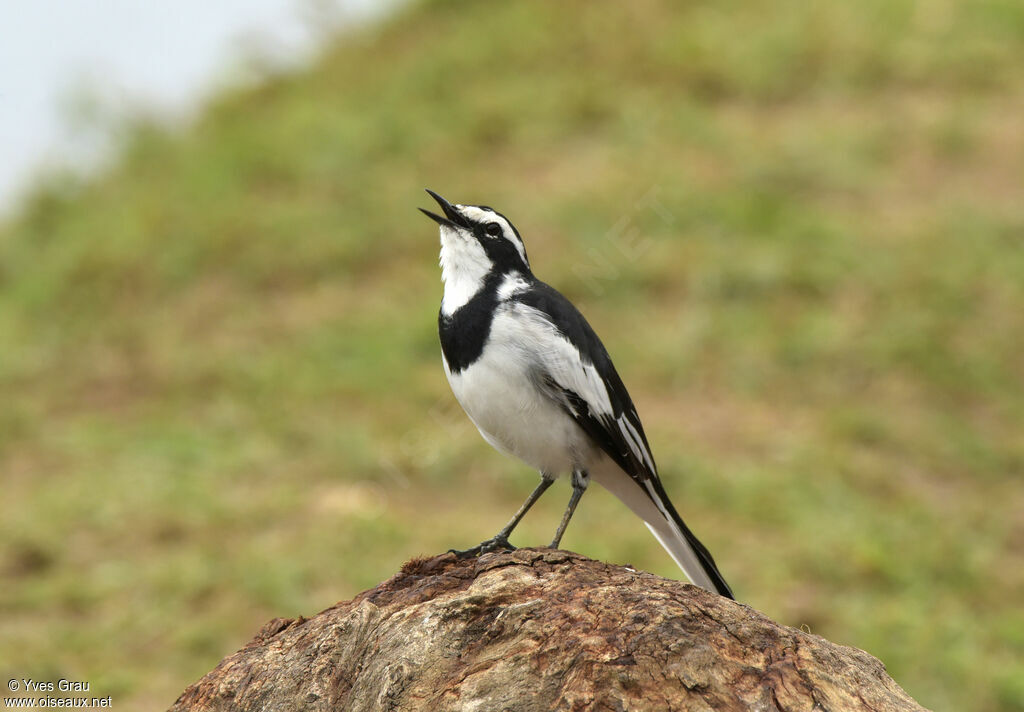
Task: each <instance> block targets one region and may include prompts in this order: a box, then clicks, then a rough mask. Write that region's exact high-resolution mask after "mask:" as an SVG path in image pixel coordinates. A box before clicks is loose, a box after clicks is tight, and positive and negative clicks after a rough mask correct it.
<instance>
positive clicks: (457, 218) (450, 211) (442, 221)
mask: <svg viewBox="0 0 1024 712" xmlns="http://www.w3.org/2000/svg"><path fill="white" fill-rule="evenodd" d="M425 190H426V191H427V192H428V193H430V197H431V198H433V199H434V200H436V201H437V204H438V205H440V206H441V210H442V211H444V214H445V216H446V217H441V216H440V215H437V214H435V213H432V212H430V211H429V210H424V209H423V208H420V209H419V210H420V212H421V213H423V214H424V215H426V216H427V217H428V218H430V219H431V220H433V221H434V222H436V223H437V224H439V225H447V226H448V227H450V228H459V227H463V228H468V227H469V225H468V224H467V223H466V220H465V218H463V217H462V216H461V215H459V212H458V211H457V210H456V209H455V208H454V207H452V204H451V203H449V202H448V201H447V200H445V199H444V198H442V197H441V196H440V195H438V194H437V193H435V192H434V191H432V190H431V189H430V188H426V189H425Z"/></svg>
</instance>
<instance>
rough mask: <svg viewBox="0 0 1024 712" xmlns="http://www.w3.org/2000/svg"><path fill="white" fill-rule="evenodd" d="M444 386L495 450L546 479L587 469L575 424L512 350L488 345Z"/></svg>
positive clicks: (588, 455)
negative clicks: (541, 388)
mask: <svg viewBox="0 0 1024 712" xmlns="http://www.w3.org/2000/svg"><path fill="white" fill-rule="evenodd" d="M444 366H445V373H446V374H447V375H448V383H450V384H451V387H452V392H453V393H454V394H455V398H456V399H457V400H458V401H459V404H460V405H461V406H462V408H463V409H464V410H465V411H466V414H467V415H469V417H470V419H471V420H472V421H473V424H474V425H476V427H477V429H478V430H479V431H480V434H481V435H483V436H484V439H485V440H486V441H487V442H488V443H490V444H491V445H492V446H493V447H494V448H496V449H497V450H500V451H501V452H504V453H507V454H509V455H515V456H516V457H518V458H519V459H520V460H522V461H523V462H525V463H527V464H528V465H530V466H532V467H534V468H536V469H538V470H540V471H541V472H544V473H547V474H549V475H551V476H556V475H560V474H563V473H568V472H571V471H572V470H573V468H574V467H580V466H586V464H587V463H588V462H589V461H590V460H591V459H592V458H593V457H594V455H595V454H596V453H595V452H594V450H595V448H594V447H593V446H592V445H591V444H590V441H589V439H588V438H587V437H586V435H585V434H584V432H583V431H582V430H581V429H580V427H579V426H578V425H576V423H575V422H574V421H573V420H572V418H570V417H569V416H568V415H567V414H566V413H565V412H564V411H563V410H562V409H561V408H560V407H558V405H557V404H555V403H554V402H553V401H552V400H550V399H549V398H548V397H546V396H545V395H544V394H543V393H542V392H541V391H539V390H538V389H537V387H536V385H535V384H534V383H533V382H532V381H531V378H530V371H529V365H528V363H527V362H526V361H525V359H524V357H523V354H521V353H519V352H518V350H517V349H516V348H514V346H513V347H508V348H506V347H504V346H502V345H500V344H493V343H492V344H491V345H489V346H488V349H487V351H486V352H485V356H484V357H481V358H480V359H478V360H477V361H476V362H475V363H473V364H472V365H471V366H470V367H469V368H467V369H465V370H464V371H462V372H460V373H457V374H454V375H453V374H452V373H451V372H450V371H449V369H448V364H447V363H445V365H444Z"/></svg>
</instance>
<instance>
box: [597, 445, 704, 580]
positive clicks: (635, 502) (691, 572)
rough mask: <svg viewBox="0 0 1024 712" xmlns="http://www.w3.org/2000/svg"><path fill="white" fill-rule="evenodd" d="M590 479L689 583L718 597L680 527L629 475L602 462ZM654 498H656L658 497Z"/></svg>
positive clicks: (604, 461) (606, 459) (609, 462)
mask: <svg viewBox="0 0 1024 712" xmlns="http://www.w3.org/2000/svg"><path fill="white" fill-rule="evenodd" d="M590 475H591V477H593V479H594V480H595V481H596V482H599V483H600V484H601V486H602V487H604V488H605V489H606V490H608V491H609V492H611V493H612V494H613V495H615V496H616V497H617V498H618V499H619V501H621V502H622V503H623V504H625V505H626V506H627V507H629V508H630V509H631V510H632V511H633V513H634V514H636V515H637V516H638V517H640V518H641V519H643V520H644V524H646V525H647V528H648V529H650V530H651V533H652V534H654V538H655V539H657V540H658V542H659V543H660V544H661V545H662V546H663V547H664V548H665V551H667V552H668V554H669V556H671V557H672V560H673V561H675V562H676V564H677V565H678V566H679V568H681V569H682V570H683V573H685V574H686V577H687V578H688V579H690V581H691V582H693V583H694V584H695V585H697V586H700V587H701V588H703V589H706V590H708V591H711V592H712V593H718V591H717V589H716V588H715V584H714V582H713V581H712V580H711V578H710V577H709V576H708V574H707V573H706V572H705V571H704V566H703V565H702V564H701V562H700V559H699V558H698V557H697V553H696V552H695V551H694V550H693V547H691V546H690V543H689V542H688V541H687V540H686V537H685V536H684V535H683V532H681V531H680V530H679V526H678V525H677V524H676V523H675V522H674V521H673V520H672V519H671V518H669V517H668V516H666V514H664V513H662V511H661V509H660V508H659V507H658V506H657V505H656V504H655V503H654V502H653V501H652V500H651V498H650V497H648V496H647V493H646V492H644V491H643V490H642V489H641V488H640V486H639V485H637V483H636V482H634V481H633V479H632V478H631V477H630V476H629V475H627V474H626V473H625V472H623V471H622V469H621V468H620V467H619V466H618V465H616V464H615V463H614V462H612V461H611V459H609V458H604V459H603V460H602V462H601V464H600V465H599V466H597V467H594V468H593V469H592V470H591V472H590ZM653 496H655V497H657V495H653Z"/></svg>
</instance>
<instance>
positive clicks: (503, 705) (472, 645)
mask: <svg viewBox="0 0 1024 712" xmlns="http://www.w3.org/2000/svg"><path fill="white" fill-rule="evenodd" d="M171 709H172V710H173V711H176V712H185V711H186V710H188V711H190V712H191V711H195V710H244V711H249V710H253V711H255V710H277V711H281V712H286V711H289V710H352V711H357V710H366V711H370V710H373V711H379V710H429V711H430V712H441V711H447V710H452V711H454V710H459V711H463V710H465V711H469V710H477V711H481V712H482V711H489V710H496V711H498V710H510V711H514V712H527V711H531V710H630V711H633V710H719V711H724V710H737V711H739V710H794V711H796V710H808V711H810V710H830V711H833V712H835V711H838V710H865V711H867V710H872V711H875V712H883V711H885V712H888V711H895V710H921V709H923V708H922V707H921V706H920V705H918V704H917V703H916V702H914V700H912V699H911V698H910V697H909V696H908V695H907V694H906V693H905V692H904V691H903V690H902V689H900V687H899V686H898V685H897V684H896V683H895V682H894V681H893V680H892V678H890V677H889V676H888V675H887V674H886V672H885V668H884V667H883V665H882V664H881V663H880V662H879V661H878V660H876V659H875V658H873V657H871V656H870V655H868V654H867V653H865V652H863V651H860V650H857V649H855V648H849V647H844V646H841V645H836V644H835V643H831V642H829V641H827V640H825V639H824V638H821V637H819V636H816V635H810V634H808V633H804V632H801V631H799V630H795V629H793V628H787V627H785V626H781V625H778V624H777V623H774V622H773V621H771V620H769V619H768V618H766V617H765V616H763V615H761V614H760V613H758V612H757V611H754V610H753V609H751V608H749V607H748V606H744V605H741V604H737V603H735V602H733V601H730V600H727V599H725V598H722V597H720V596H717V595H715V594H712V593H709V592H707V591H704V590H703V589H700V588H697V587H696V586H691V585H689V584H685V583H681V582H679V581H670V580H667V579H663V578H659V577H657V576H653V575H651V574H646V573H641V572H638V571H634V570H633V569H631V568H628V567H623V566H613V565H609V564H604V563H600V562H598V561H593V560H591V559H587V558H585V557H583V556H579V555H578V554H573V553H569V552H565V551H554V550H550V549H520V550H518V551H514V552H500V553H493V554H486V555H484V556H481V557H480V558H478V559H467V560H459V559H457V558H456V557H455V556H454V555H453V554H444V555H441V556H436V557H433V558H429V559H418V560H413V561H410V562H409V563H407V564H406V565H405V566H404V567H403V568H402V570H401V572H400V573H398V574H397V575H396V576H394V577H392V578H391V579H390V580H388V581H385V582H384V583H382V584H380V585H379V586H377V587H376V588H374V589H372V590H370V591H366V592H364V593H361V594H359V595H358V596H356V597H355V598H354V599H352V600H351V601H344V602H341V603H338V604H337V605H335V606H333V607H332V608H329V609H327V610H326V611H323V612H322V613H320V614H319V615H317V616H315V617H313V618H309V619H306V618H298V619H280V618H278V619H275V620H273V621H271V622H270V623H268V624H267V625H265V626H264V627H263V629H262V630H261V631H260V632H259V633H258V634H257V635H256V637H255V638H254V639H253V640H252V641H251V642H250V643H249V644H248V645H246V646H245V647H244V648H242V649H241V650H239V651H238V652H237V653H235V654H233V655H230V656H228V657H227V658H225V659H224V660H222V661H221V662H220V664H218V665H217V667H216V668H214V670H213V671H211V672H210V673H209V674H207V675H206V676H205V677H203V678H202V679H201V680H199V681H198V682H197V683H196V684H194V685H192V686H191V687H190V688H188V689H187V690H185V692H184V693H183V694H182V695H181V697H180V698H178V701H177V702H176V703H175V704H174V706H173V707H172V708H171Z"/></svg>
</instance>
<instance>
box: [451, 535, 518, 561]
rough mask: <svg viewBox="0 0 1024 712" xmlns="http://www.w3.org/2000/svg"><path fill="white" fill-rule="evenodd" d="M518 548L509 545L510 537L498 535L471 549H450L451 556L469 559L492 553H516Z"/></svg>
mask: <svg viewBox="0 0 1024 712" xmlns="http://www.w3.org/2000/svg"><path fill="white" fill-rule="evenodd" d="M515 550H516V548H515V547H514V546H512V544H510V543H509V541H508V537H507V536H504V535H502V534H497V535H495V536H493V537H491V538H490V539H488V540H487V541H482V542H480V543H479V544H477V545H476V546H474V547H473V548H471V549H463V550H462V551H459V550H458V549H449V550H448V553H449V554H455V556H457V557H458V558H460V559H469V558H472V557H474V556H480V554H489V553H490V552H492V551H515Z"/></svg>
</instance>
